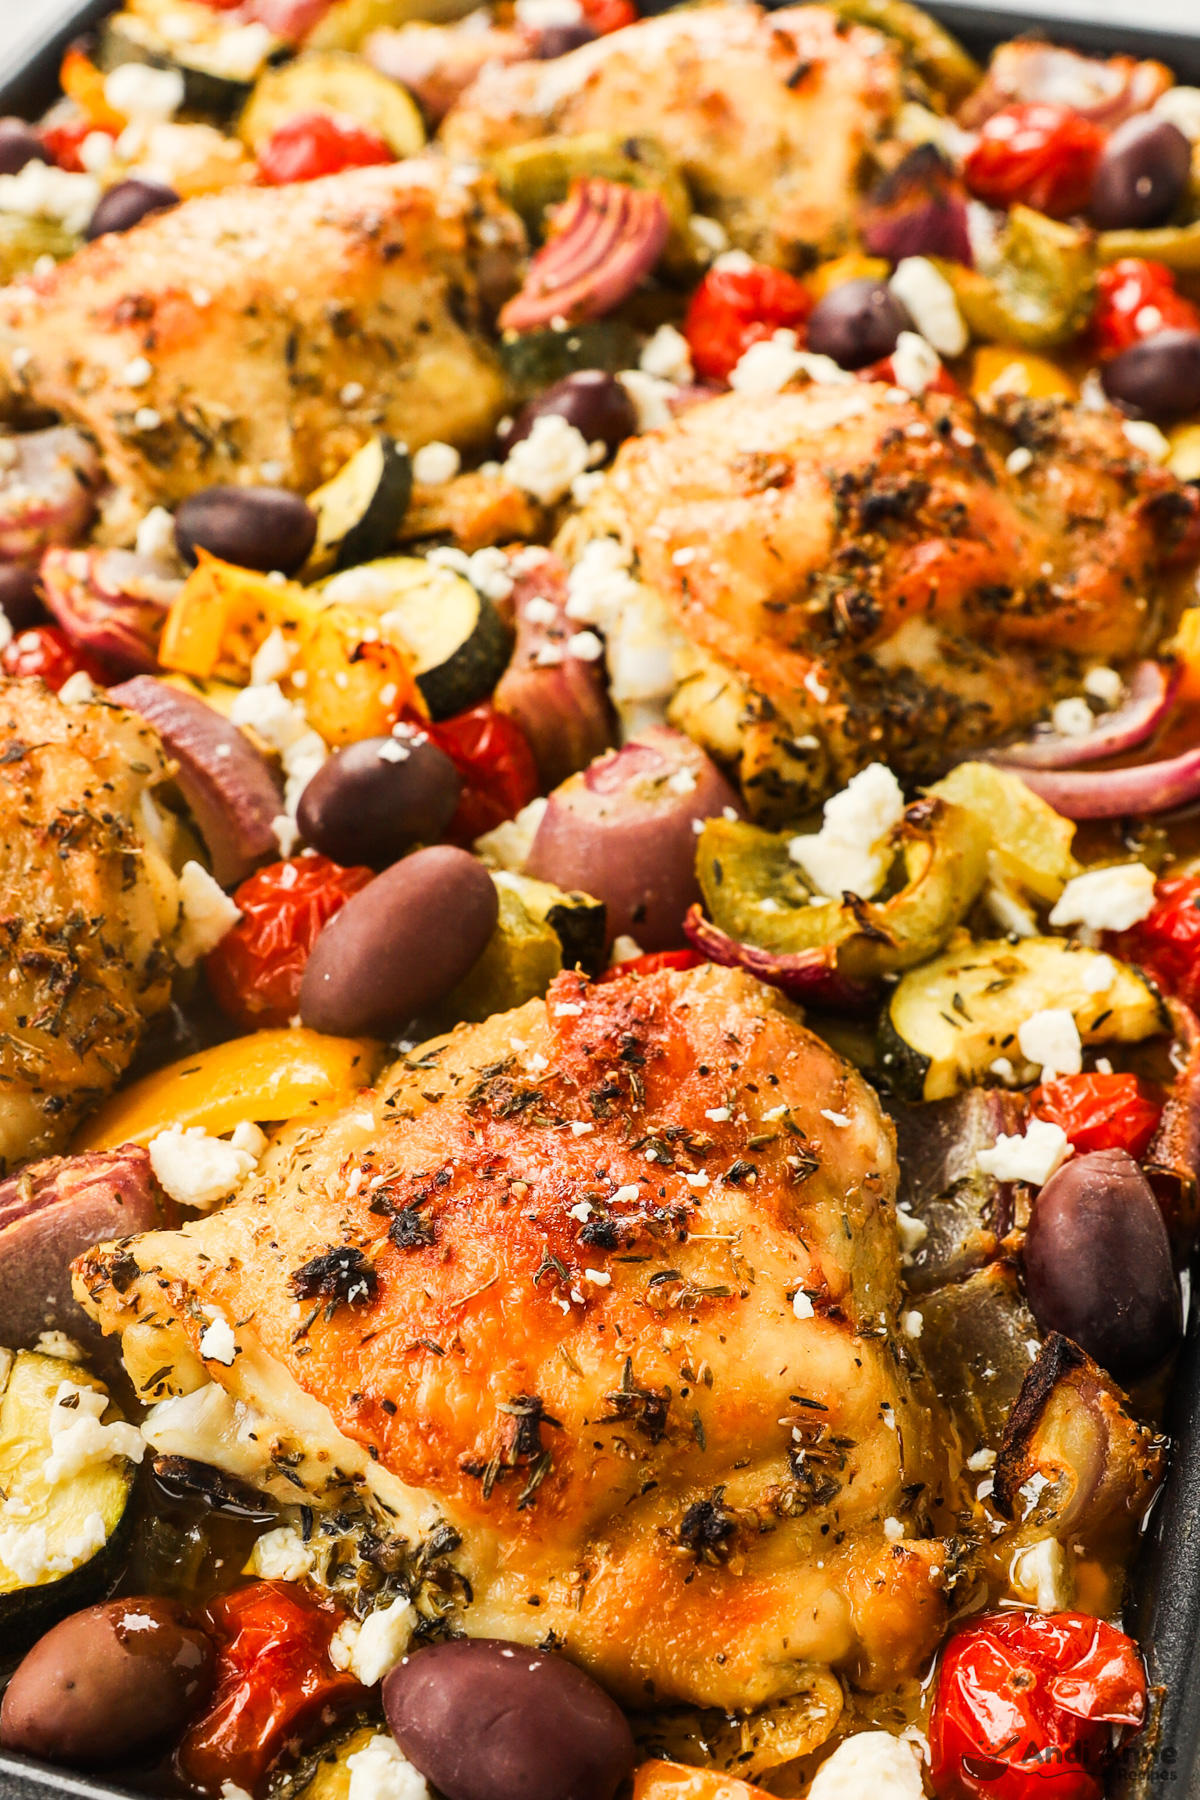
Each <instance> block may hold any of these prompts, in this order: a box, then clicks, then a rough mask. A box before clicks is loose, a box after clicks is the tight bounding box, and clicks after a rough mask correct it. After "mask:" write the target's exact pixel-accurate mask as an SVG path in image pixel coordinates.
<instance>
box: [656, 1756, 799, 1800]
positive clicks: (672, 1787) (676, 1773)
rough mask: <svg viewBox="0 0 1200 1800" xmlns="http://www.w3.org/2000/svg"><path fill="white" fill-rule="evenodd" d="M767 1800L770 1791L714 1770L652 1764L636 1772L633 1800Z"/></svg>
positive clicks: (669, 1763) (662, 1763)
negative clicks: (767, 1793)
mask: <svg viewBox="0 0 1200 1800" xmlns="http://www.w3.org/2000/svg"><path fill="white" fill-rule="evenodd" d="M760 1797H761V1800H767V1796H766V1789H765V1788H760V1787H751V1786H750V1783H749V1782H748V1781H739V1780H738V1779H737V1777H736V1776H735V1775H720V1774H718V1773H717V1772H716V1771H715V1770H714V1769H689V1768H688V1767H687V1764H686V1763H672V1762H648V1763H643V1764H642V1766H641V1768H640V1769H635V1770H634V1772H633V1800H760Z"/></svg>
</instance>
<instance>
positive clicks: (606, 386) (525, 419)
mask: <svg viewBox="0 0 1200 1800" xmlns="http://www.w3.org/2000/svg"><path fill="white" fill-rule="evenodd" d="M547 413H557V414H558V415H559V417H560V418H562V419H565V420H566V421H567V424H568V425H574V427H575V429H576V430H577V431H579V432H581V433H582V434H583V436H584V437H585V438H586V439H587V441H588V443H589V444H594V443H595V442H596V441H597V439H600V440H602V441H603V443H604V444H605V445H606V447H607V449H608V452H609V454H610V455H611V454H612V453H613V451H614V450H616V448H617V446H618V444H621V443H623V442H624V441H625V439H626V438H627V437H632V436H633V434H634V432H635V431H636V430H637V408H636V407H635V406H634V404H633V401H632V400H631V399H630V398H629V395H628V394H627V393H626V391H625V389H624V388H623V387H622V385H621V383H620V382H619V381H618V380H617V378H616V376H615V375H609V374H608V373H606V371H605V370H604V369H577V370H576V371H575V373H574V374H573V375H564V376H563V379H562V380H561V381H556V382H555V383H554V385H553V387H548V388H547V389H546V391H545V393H544V394H539V395H538V397H537V399H536V400H531V401H530V402H529V404H528V405H527V406H523V407H522V408H521V410H520V412H519V413H518V414H517V416H516V418H515V419H514V420H513V422H512V424H511V425H510V426H509V427H508V429H507V430H506V431H501V432H500V433H499V434H498V435H499V438H500V446H501V449H502V450H503V451H504V452H505V454H506V455H507V453H508V452H509V451H510V450H511V449H512V447H513V445H514V444H519V443H520V441H521V439H522V438H527V437H528V436H529V434H530V432H531V431H532V430H533V425H534V420H535V419H540V418H543V417H544V416H545V414H547Z"/></svg>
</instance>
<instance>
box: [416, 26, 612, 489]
mask: <svg viewBox="0 0 1200 1800" xmlns="http://www.w3.org/2000/svg"><path fill="white" fill-rule="evenodd" d="M572 4H577V0H572ZM461 468H462V457H461V456H460V455H459V454H458V451H457V450H456V449H455V448H454V445H453V444H443V443H439V442H437V441H436V440H435V441H434V442H433V443H432V444H422V446H421V448H420V449H419V450H418V451H417V452H416V454H415V456H414V457H413V459H412V472H413V480H414V481H419V482H421V483H422V484H423V485H424V486H426V487H444V486H445V484H446V482H448V481H453V480H454V477H455V476H456V475H457V474H458V471H459V470H460V469H461Z"/></svg>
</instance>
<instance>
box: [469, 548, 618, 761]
mask: <svg viewBox="0 0 1200 1800" xmlns="http://www.w3.org/2000/svg"><path fill="white" fill-rule="evenodd" d="M535 554H536V553H535V552H528V553H527V555H528V556H529V557H530V558H531V559H532V557H533V556H534V555H535ZM566 600H567V572H566V569H565V568H564V567H563V565H562V563H561V562H560V561H559V559H558V557H557V556H555V555H554V554H553V553H552V552H551V551H549V550H546V551H543V552H542V553H541V559H540V560H539V561H537V562H536V563H535V564H534V566H533V567H532V568H529V569H526V570H523V571H522V573H521V574H520V575H519V576H518V578H517V583H516V586H515V587H514V589H513V593H512V606H513V612H514V616H515V618H516V625H517V645H516V649H515V650H514V652H513V658H512V661H511V662H510V663H509V665H508V668H507V669H506V670H505V672H504V674H503V675H502V676H501V677H500V682H499V685H498V686H497V688H496V692H495V694H494V696H493V698H494V700H495V704H496V706H497V707H498V708H499V710H500V711H501V712H504V713H508V715H509V716H510V718H513V719H515V720H516V721H517V724H518V725H519V726H520V727H521V729H522V731H523V732H524V733H525V736H526V737H527V738H528V739H529V747H530V749H531V750H532V751H533V755H534V760H535V762H536V763H537V767H538V776H539V778H540V780H541V784H542V787H543V788H544V789H546V790H549V789H550V788H556V787H557V786H558V784H559V782H561V781H565V780H566V779H567V776H568V775H574V774H575V772H576V770H578V769H586V768H587V766H588V764H589V763H590V762H591V760H592V758H593V757H595V756H599V755H600V754H601V752H602V751H604V750H607V749H608V747H609V745H610V744H612V743H613V741H614V739H613V715H612V708H611V707H610V706H609V703H608V690H607V684H606V682H605V679H604V661H603V656H602V654H601V645H600V641H599V639H598V638H597V637H596V635H595V633H594V632H591V631H581V630H580V629H579V627H578V626H576V625H574V624H572V622H571V621H570V619H568V618H567V614H566Z"/></svg>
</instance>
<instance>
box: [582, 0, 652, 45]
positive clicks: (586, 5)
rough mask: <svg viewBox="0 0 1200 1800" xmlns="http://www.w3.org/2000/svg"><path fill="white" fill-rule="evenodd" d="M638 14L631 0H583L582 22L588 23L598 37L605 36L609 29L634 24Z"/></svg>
mask: <svg viewBox="0 0 1200 1800" xmlns="http://www.w3.org/2000/svg"><path fill="white" fill-rule="evenodd" d="M640 16H641V15H640V14H639V12H638V9H637V7H636V6H635V5H634V4H633V0H583V22H584V24H585V25H590V26H591V28H592V30H593V31H594V32H595V33H596V34H597V36H598V37H607V36H608V34H609V32H610V31H620V30H622V28H623V27H624V26H626V25H636V23H637V21H638V19H639V17H640Z"/></svg>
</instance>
